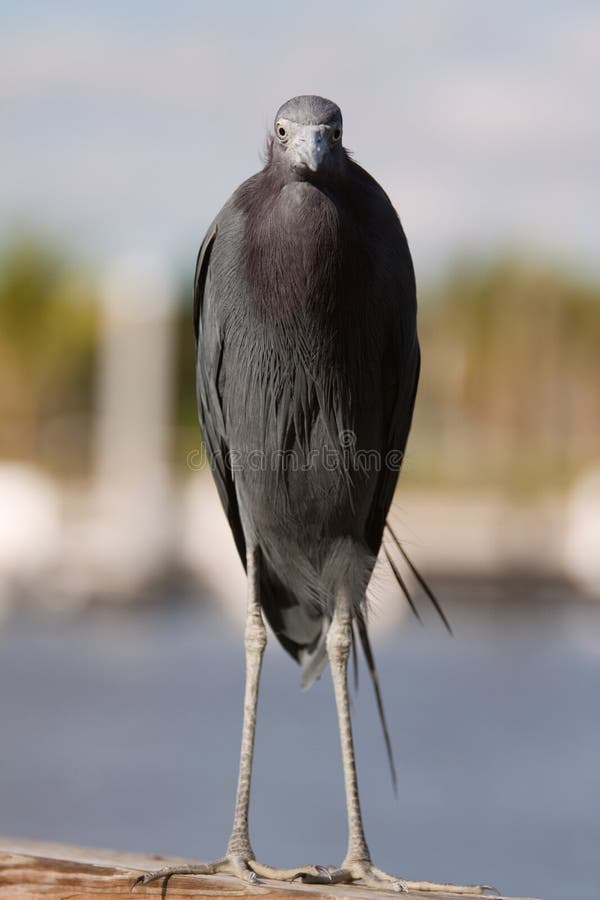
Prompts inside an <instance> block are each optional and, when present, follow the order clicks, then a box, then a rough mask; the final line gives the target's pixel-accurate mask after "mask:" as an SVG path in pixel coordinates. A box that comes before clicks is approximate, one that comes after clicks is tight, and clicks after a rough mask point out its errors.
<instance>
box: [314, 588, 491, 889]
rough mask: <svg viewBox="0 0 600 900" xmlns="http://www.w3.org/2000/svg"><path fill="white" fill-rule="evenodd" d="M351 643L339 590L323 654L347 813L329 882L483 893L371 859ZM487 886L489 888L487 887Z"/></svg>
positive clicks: (345, 599) (348, 620) (349, 619)
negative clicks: (351, 689) (353, 710)
mask: <svg viewBox="0 0 600 900" xmlns="http://www.w3.org/2000/svg"><path fill="white" fill-rule="evenodd" d="M351 643H352V611H351V607H350V602H349V599H348V597H347V595H345V594H340V596H339V597H338V599H337V602H336V608H335V611H334V614H333V618H332V622H331V626H330V628H329V632H328V634H327V654H328V656H329V664H330V667H331V677H332V679H333V687H334V691H335V702H336V707H337V714H338V725H339V732H340V742H341V745H342V761H343V766H344V784H345V788H346V807H347V815H348V850H347V852H346V857H345V859H344V861H343V863H342V865H341V867H340V868H339V869H337V870H334V871H330V872H329V878H330V880H331V881H333V882H337V883H340V882H352V881H360V882H362V883H363V884H366V885H367V886H369V887H373V888H378V889H380V890H381V889H383V890H393V891H440V892H442V891H444V892H446V893H454V894H480V895H481V894H484V893H485V892H486V890H488V886H487V885H465V886H461V885H455V884H436V883H434V882H430V881H405V880H404V879H402V878H398V877H397V876H395V875H389V874H388V873H387V872H383V871H382V870H381V869H378V868H376V867H375V866H374V865H373V863H372V861H371V854H370V852H369V848H368V846H367V841H366V838H365V832H364V828H363V822H362V814H361V809H360V800H359V796H358V779H357V775H356V760H355V755H354V740H353V737H352V722H351V719H350V701H349V697H348V678H347V672H348V656H349V653H350V647H351ZM489 890H493V888H490V889H489Z"/></svg>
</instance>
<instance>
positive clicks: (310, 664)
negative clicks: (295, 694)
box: [298, 616, 330, 690]
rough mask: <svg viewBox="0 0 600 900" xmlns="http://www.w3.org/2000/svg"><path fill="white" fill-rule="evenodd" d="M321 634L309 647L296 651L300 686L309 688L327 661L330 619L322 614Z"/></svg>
mask: <svg viewBox="0 0 600 900" xmlns="http://www.w3.org/2000/svg"><path fill="white" fill-rule="evenodd" d="M321 622H322V624H321V634H320V635H319V637H318V639H317V641H316V642H315V643H314V644H312V645H311V646H310V647H302V648H301V649H300V651H299V653H298V662H299V663H300V687H301V688H302V689H303V690H304V689H306V688H309V687H310V686H311V684H313V682H314V681H316V680H317V678H318V677H319V675H320V674H321V672H322V671H323V669H324V668H325V665H326V663H327V632H328V631H329V625H330V620H329V618H328V617H327V616H323V618H322V620H321Z"/></svg>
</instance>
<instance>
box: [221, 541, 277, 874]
mask: <svg viewBox="0 0 600 900" xmlns="http://www.w3.org/2000/svg"><path fill="white" fill-rule="evenodd" d="M256 557H257V554H256V551H254V552H249V553H248V559H247V573H248V609H247V614H246V631H245V636H244V645H245V648H246V688H245V692H244V721H243V725H242V746H241V750H240V766H239V774H238V784H237V792H236V798H235V812H234V816H233V829H232V832H231V837H230V838H229V843H228V844H227V856H228V857H230V858H231V859H236V860H240V861H241V860H245V861H246V862H247V861H248V860H250V859H253V858H254V853H253V852H252V848H251V846H250V837H249V833H248V810H249V807H250V783H251V780H252V761H253V758H254V735H255V733H256V710H257V705H258V687H259V682H260V672H261V668H262V659H263V653H264V650H265V647H266V644H267V631H266V629H265V625H264V622H263V618H262V613H261V609H260V599H259V571H258V561H257V558H256Z"/></svg>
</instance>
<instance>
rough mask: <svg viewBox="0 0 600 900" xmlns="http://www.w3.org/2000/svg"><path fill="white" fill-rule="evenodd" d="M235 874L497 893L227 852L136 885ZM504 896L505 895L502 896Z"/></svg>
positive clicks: (368, 867)
mask: <svg viewBox="0 0 600 900" xmlns="http://www.w3.org/2000/svg"><path fill="white" fill-rule="evenodd" d="M219 874H222V875H235V876H236V877H237V878H241V879H242V880H243V881H246V882H248V883H250V884H256V883H257V881H258V879H259V878H266V879H269V880H271V881H288V882H290V881H301V882H302V883H303V884H354V883H360V884H362V885H365V886H366V887H369V888H374V889H376V890H380V891H381V890H384V891H394V892H396V893H407V892H412V891H418V892H423V893H427V892H439V893H444V894H461V895H466V896H469V895H471V896H474V895H475V896H484V895H486V894H490V893H491V894H494V895H496V897H498V892H497V891H496V889H495V888H493V887H490V885H487V884H467V885H458V884H445V883H437V882H434V881H407V880H406V879H404V878H398V876H397V875H390V874H388V873H387V872H384V871H382V870H381V869H378V868H377V867H376V866H374V865H373V864H372V863H370V862H368V861H365V860H345V861H344V862H343V863H342V865H341V867H340V868H339V869H336V868H334V867H332V866H327V867H326V866H314V865H310V866H299V867H298V868H293V869H278V868H275V867H274V866H267V865H265V864H264V863H260V862H258V861H257V860H256V859H251V858H247V857H245V856H237V855H236V856H233V855H228V856H224V857H223V858H222V859H217V860H215V861H214V862H209V863H192V864H190V865H182V866H166V867H164V868H162V869H157V870H156V871H155V872H146V873H145V874H144V875H140V876H139V878H136V879H135V881H134V882H133V884H132V885H131V887H132V889H133V888H135V887H136V885H138V884H151V883H152V882H153V881H159V880H160V879H162V880H163V896H165V895H166V889H167V885H168V882H169V880H170V879H171V878H172V877H173V875H219ZM500 900H501V898H500Z"/></svg>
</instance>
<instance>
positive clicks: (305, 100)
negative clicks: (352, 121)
mask: <svg viewBox="0 0 600 900" xmlns="http://www.w3.org/2000/svg"><path fill="white" fill-rule="evenodd" d="M273 132H274V137H273V160H274V161H277V162H280V163H281V164H283V165H285V166H287V167H288V168H289V169H290V170H291V171H292V172H293V173H294V175H295V176H297V177H300V178H303V177H310V176H311V175H315V174H316V173H317V172H321V171H325V170H330V171H331V170H332V169H335V168H336V167H338V166H340V165H341V164H342V162H343V159H344V152H343V148H342V112H341V110H340V108H339V106H337V105H336V104H335V103H333V102H332V101H331V100H325V99H324V98H323V97H316V96H312V95H305V96H301V97H293V98H292V99H291V100H288V101H287V103H284V104H283V106H281V107H280V108H279V109H278V111H277V115H276V116H275V125H274V129H273Z"/></svg>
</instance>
